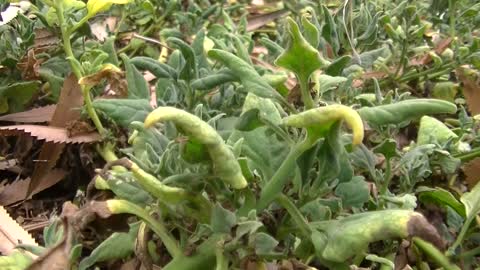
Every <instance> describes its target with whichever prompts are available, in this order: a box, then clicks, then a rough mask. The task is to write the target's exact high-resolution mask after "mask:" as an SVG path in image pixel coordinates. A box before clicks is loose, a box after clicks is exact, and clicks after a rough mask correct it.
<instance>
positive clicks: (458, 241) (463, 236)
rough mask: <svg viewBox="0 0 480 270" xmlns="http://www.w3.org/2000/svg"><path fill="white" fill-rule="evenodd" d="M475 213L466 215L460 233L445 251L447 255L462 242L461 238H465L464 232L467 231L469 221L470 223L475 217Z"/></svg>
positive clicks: (452, 252)
mask: <svg viewBox="0 0 480 270" xmlns="http://www.w3.org/2000/svg"><path fill="white" fill-rule="evenodd" d="M475 217H476V215H470V216H468V217H467V219H466V220H465V222H464V223H463V226H462V229H461V230H460V233H459V234H458V236H457V239H455V242H454V243H453V244H452V245H451V246H450V248H449V249H448V251H447V256H452V255H453V254H454V253H455V249H457V248H458V247H459V246H460V245H461V244H462V242H463V238H465V234H466V233H467V231H468V228H469V227H470V223H472V221H473V219H475Z"/></svg>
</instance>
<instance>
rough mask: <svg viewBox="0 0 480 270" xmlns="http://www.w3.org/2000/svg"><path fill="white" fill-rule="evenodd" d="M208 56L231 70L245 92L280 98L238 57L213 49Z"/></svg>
mask: <svg viewBox="0 0 480 270" xmlns="http://www.w3.org/2000/svg"><path fill="white" fill-rule="evenodd" d="M208 56H209V57H211V58H213V59H215V60H218V61H220V62H222V63H223V64H224V65H225V66H227V67H228V68H229V69H230V70H232V71H233V74H235V76H237V77H238V78H239V79H240V81H241V82H242V85H243V86H244V87H245V89H246V90H247V91H249V92H252V93H253V94H255V95H257V96H259V97H263V98H281V96H280V94H279V93H278V92H276V91H275V89H273V88H272V87H271V86H270V85H268V83H267V82H265V80H263V79H262V78H261V77H260V75H259V74H258V73H257V71H256V70H255V69H254V68H253V67H252V66H250V65H249V64H248V63H247V62H245V61H243V60H242V59H240V58H239V57H237V56H235V55H233V54H231V53H229V52H226V51H221V50H215V49H212V50H210V51H209V52H208Z"/></svg>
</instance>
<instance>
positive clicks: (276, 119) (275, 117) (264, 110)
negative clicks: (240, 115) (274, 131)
mask: <svg viewBox="0 0 480 270" xmlns="http://www.w3.org/2000/svg"><path fill="white" fill-rule="evenodd" d="M251 109H258V110H259V116H260V117H262V118H263V119H267V120H268V121H269V122H270V123H273V124H275V125H279V124H281V122H282V117H281V116H280V112H279V111H278V109H277V107H276V106H275V103H274V102H273V101H272V100H270V99H266V98H262V97H259V96H257V95H255V94H253V93H248V94H247V97H246V98H245V102H244V103H243V108H242V112H247V111H249V110H251Z"/></svg>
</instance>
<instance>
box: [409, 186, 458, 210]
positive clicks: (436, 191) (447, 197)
mask: <svg viewBox="0 0 480 270" xmlns="http://www.w3.org/2000/svg"><path fill="white" fill-rule="evenodd" d="M417 192H418V193H419V194H418V199H419V200H420V201H421V202H423V203H434V204H436V205H439V206H444V207H445V206H449V207H451V208H452V209H453V210H455V212H457V213H458V214H459V215H461V216H462V217H465V208H464V206H463V205H462V204H461V203H460V202H459V201H458V200H457V198H455V196H453V195H452V193H450V192H449V191H448V190H445V189H443V188H439V187H436V188H429V187H419V188H418V189H417Z"/></svg>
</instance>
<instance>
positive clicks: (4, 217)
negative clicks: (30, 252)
mask: <svg viewBox="0 0 480 270" xmlns="http://www.w3.org/2000/svg"><path fill="white" fill-rule="evenodd" d="M20 243H21V244H29V245H38V244H37V243H36V242H35V240H34V239H33V237H32V236H31V235H30V234H29V233H28V232H26V231H25V230H24V229H23V228H22V227H20V225H18V223H17V222H15V220H13V219H12V218H11V217H10V215H9V214H8V213H7V211H6V210H5V208H3V207H2V206H0V253H1V254H3V255H9V254H10V253H12V252H13V249H14V248H15V246H16V245H18V244H20Z"/></svg>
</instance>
